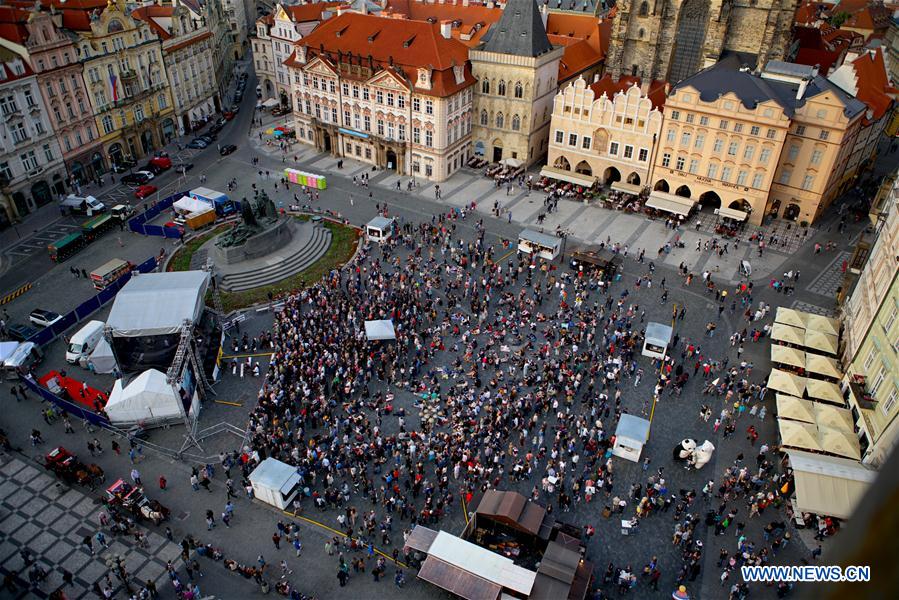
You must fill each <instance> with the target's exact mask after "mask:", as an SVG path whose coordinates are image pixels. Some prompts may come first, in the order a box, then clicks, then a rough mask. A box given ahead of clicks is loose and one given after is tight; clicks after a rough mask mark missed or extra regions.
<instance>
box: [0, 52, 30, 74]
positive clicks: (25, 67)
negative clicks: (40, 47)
mask: <svg viewBox="0 0 899 600" xmlns="http://www.w3.org/2000/svg"><path fill="white" fill-rule="evenodd" d="M0 53H2V58H0V61H2V62H0V69H3V74H4V78H3V81H4V82H7V81H14V80H16V79H25V78H26V77H31V76H32V75H34V71H32V70H31V66H30V65H29V64H28V61H26V60H25V59H24V58H23V57H21V56H19V54H18V53H16V52H13V51H12V50H8V49H6V48H0ZM15 58H18V59H21V61H22V74H21V75H17V74H16V73H15V71H13V70H12V68H10V66H9V62H8V61H12V60H14V59H15Z"/></svg>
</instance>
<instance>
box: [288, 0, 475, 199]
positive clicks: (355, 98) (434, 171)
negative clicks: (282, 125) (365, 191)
mask: <svg viewBox="0 0 899 600" xmlns="http://www.w3.org/2000/svg"><path fill="white" fill-rule="evenodd" d="M375 42H376V43H375ZM467 55H468V50H467V48H466V47H465V46H464V45H463V44H461V43H459V42H457V41H456V40H453V39H452V38H451V37H450V36H448V35H447V36H444V35H442V34H441V30H440V28H439V27H438V26H437V25H434V24H431V23H427V22H419V21H405V20H398V19H389V18H383V17H377V16H372V15H363V14H360V13H355V12H346V13H343V14H341V15H339V16H336V17H332V18H330V19H328V20H326V21H324V22H322V24H321V25H319V26H318V28H316V30H315V31H313V32H312V33H311V34H309V35H308V36H306V37H305V38H303V39H301V40H300V41H299V42H298V43H297V45H296V51H295V53H294V55H293V56H291V58H290V59H289V60H288V61H287V64H288V67H289V68H290V70H291V81H292V83H293V99H294V106H293V110H294V117H295V123H296V131H297V140H299V141H301V142H304V143H306V144H310V145H314V146H315V147H316V148H318V149H319V150H322V151H326V152H330V153H332V154H333V155H335V156H345V157H351V158H354V159H356V160H360V161H363V162H366V163H370V164H372V165H375V166H377V167H380V168H384V169H387V170H391V171H395V172H396V173H398V174H400V175H407V176H411V177H415V178H425V179H428V180H431V181H437V182H439V181H443V180H445V179H446V178H447V177H449V176H450V175H452V174H453V173H454V172H455V171H457V170H458V169H459V168H460V167H461V166H462V165H463V164H464V162H465V160H467V158H468V157H469V156H470V153H471V143H470V132H471V106H472V97H473V90H472V88H473V86H474V83H475V80H474V77H473V76H472V73H471V68H470V65H469V64H468V60H467Z"/></svg>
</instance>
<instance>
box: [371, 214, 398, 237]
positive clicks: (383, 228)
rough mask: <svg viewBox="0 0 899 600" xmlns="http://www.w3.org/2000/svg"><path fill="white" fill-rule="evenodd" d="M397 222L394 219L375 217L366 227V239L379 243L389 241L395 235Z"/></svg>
mask: <svg viewBox="0 0 899 600" xmlns="http://www.w3.org/2000/svg"><path fill="white" fill-rule="evenodd" d="M395 222H396V219H394V218H393V217H375V218H374V219H372V220H371V221H369V222H368V224H367V225H366V226H365V237H366V238H368V239H369V241H372V242H378V243H380V242H383V241H384V240H389V239H390V238H391V236H392V235H393V224H394V223H395Z"/></svg>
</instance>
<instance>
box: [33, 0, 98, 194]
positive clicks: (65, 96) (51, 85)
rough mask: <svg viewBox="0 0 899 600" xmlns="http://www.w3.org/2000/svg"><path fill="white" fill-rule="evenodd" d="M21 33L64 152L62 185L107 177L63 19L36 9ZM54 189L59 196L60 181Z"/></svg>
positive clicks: (76, 57) (86, 95)
mask: <svg viewBox="0 0 899 600" xmlns="http://www.w3.org/2000/svg"><path fill="white" fill-rule="evenodd" d="M25 28H26V29H27V31H28V38H27V40H25V48H26V49H27V50H28V54H29V62H30V64H31V67H32V68H33V69H34V72H35V75H36V76H37V83H38V87H39V88H40V90H41V94H42V96H43V99H44V105H45V106H46V107H47V109H48V115H49V118H50V127H51V129H52V130H53V132H55V134H56V138H57V141H58V143H59V146H60V148H61V151H62V158H63V161H64V162H65V170H66V179H71V180H72V181H78V182H80V183H84V182H86V181H89V180H93V179H95V178H96V177H98V176H99V175H100V174H102V173H103V172H105V170H106V166H107V165H106V159H105V158H104V155H103V148H102V143H101V141H100V136H99V134H98V133H97V123H96V121H95V120H94V114H93V110H92V109H91V104H90V99H89V96H88V93H87V88H86V87H85V85H84V79H83V77H82V65H81V63H80V62H78V52H77V49H76V46H75V44H74V42H73V41H72V37H71V36H70V35H69V34H68V32H66V31H64V30H63V29H62V14H59V13H56V14H52V15H51V14H50V13H49V12H47V11H41V10H39V7H38V6H37V5H36V6H35V7H34V8H33V9H32V10H31V12H30V14H29V15H28V18H27V21H26V22H25ZM53 187H54V191H55V192H56V193H58V194H59V193H62V192H63V190H62V189H61V188H62V186H61V185H59V181H57V182H55V183H54V185H53Z"/></svg>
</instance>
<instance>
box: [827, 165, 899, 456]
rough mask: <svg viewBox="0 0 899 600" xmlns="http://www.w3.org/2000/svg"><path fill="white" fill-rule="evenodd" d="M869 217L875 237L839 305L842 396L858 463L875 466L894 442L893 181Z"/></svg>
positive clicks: (897, 289) (898, 393)
mask: <svg viewBox="0 0 899 600" xmlns="http://www.w3.org/2000/svg"><path fill="white" fill-rule="evenodd" d="M881 211H882V212H880V213H879V214H878V215H876V217H875V223H876V229H877V239H876V240H875V241H874V243H873V245H872V246H871V247H870V251H869V253H868V258H867V262H866V263H865V264H864V267H863V268H862V269H861V270H860V274H859V276H858V279H857V281H856V282H855V286H854V288H853V289H852V290H851V292H850V293H849V295H848V297H847V299H846V301H845V302H844V304H843V306H842V307H841V312H842V317H843V343H844V348H843V350H844V352H843V358H844V364H845V365H846V378H845V379H844V381H843V386H842V387H843V390H844V394H845V395H846V397H847V398H848V401H849V405H850V408H851V409H852V415H853V417H854V418H855V422H856V425H857V426H858V429H859V434H858V435H859V443H860V445H861V448H862V461H863V462H864V463H866V464H870V465H873V466H878V467H879V466H880V465H881V464H882V463H883V462H884V461H885V460H886V457H887V456H889V454H890V452H891V451H892V450H893V448H894V447H895V446H896V443H897V440H899V356H897V354H899V277H897V275H899V261H897V260H896V257H897V256H899V186H897V185H896V179H895V178H893V179H892V182H891V185H890V186H889V187H888V188H887V193H886V195H885V198H884V201H883V202H882V204H881Z"/></svg>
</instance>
